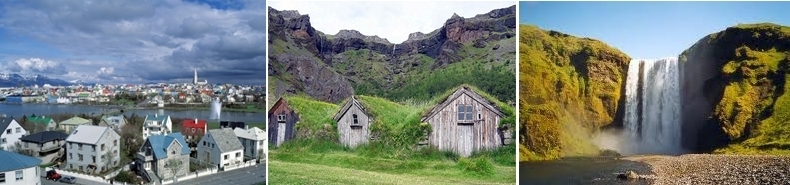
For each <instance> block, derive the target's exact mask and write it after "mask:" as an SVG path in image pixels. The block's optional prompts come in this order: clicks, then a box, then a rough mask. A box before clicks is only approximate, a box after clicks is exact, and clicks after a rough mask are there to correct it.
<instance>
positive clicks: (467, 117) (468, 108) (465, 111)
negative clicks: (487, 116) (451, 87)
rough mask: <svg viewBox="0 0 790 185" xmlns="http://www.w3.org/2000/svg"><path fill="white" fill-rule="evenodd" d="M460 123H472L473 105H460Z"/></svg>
mask: <svg viewBox="0 0 790 185" xmlns="http://www.w3.org/2000/svg"><path fill="white" fill-rule="evenodd" d="M458 121H466V122H469V121H472V105H464V104H458Z"/></svg>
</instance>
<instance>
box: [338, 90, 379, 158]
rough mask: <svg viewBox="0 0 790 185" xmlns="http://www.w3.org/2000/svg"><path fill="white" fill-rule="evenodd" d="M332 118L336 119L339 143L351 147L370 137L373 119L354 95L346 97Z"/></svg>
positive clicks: (364, 141)
mask: <svg viewBox="0 0 790 185" xmlns="http://www.w3.org/2000/svg"><path fill="white" fill-rule="evenodd" d="M332 119H334V120H335V121H337V132H338V134H340V143H341V144H343V145H345V146H349V147H352V148H353V147H356V146H357V145H359V144H364V143H367V142H368V140H369V139H370V123H372V122H373V119H371V117H370V114H368V112H366V111H365V107H364V106H362V104H361V103H359V101H357V99H356V97H354V96H351V98H348V100H347V101H346V103H345V104H343V107H341V108H340V111H338V112H337V113H336V114H335V116H333V117H332Z"/></svg>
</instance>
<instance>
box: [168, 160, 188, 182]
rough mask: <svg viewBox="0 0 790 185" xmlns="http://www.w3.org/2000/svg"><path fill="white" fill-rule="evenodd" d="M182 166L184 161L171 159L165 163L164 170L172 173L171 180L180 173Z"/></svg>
mask: <svg viewBox="0 0 790 185" xmlns="http://www.w3.org/2000/svg"><path fill="white" fill-rule="evenodd" d="M183 166H184V161H182V160H179V158H171V159H169V160H167V162H165V168H166V169H168V170H170V171H171V172H173V180H175V179H176V174H178V172H180V171H181V167H183Z"/></svg>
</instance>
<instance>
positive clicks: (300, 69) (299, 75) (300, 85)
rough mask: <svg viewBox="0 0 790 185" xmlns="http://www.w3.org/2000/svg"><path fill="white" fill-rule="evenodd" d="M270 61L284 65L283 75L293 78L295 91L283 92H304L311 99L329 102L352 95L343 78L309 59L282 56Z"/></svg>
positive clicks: (352, 92) (352, 90)
mask: <svg viewBox="0 0 790 185" xmlns="http://www.w3.org/2000/svg"><path fill="white" fill-rule="evenodd" d="M270 61H272V62H280V63H282V64H284V68H285V71H284V73H287V74H288V75H290V76H293V77H295V79H294V80H296V81H297V82H296V83H293V84H297V85H295V86H294V88H295V89H294V90H285V91H287V92H305V93H306V94H307V95H310V96H311V97H314V98H316V99H320V100H325V101H330V102H339V101H341V100H343V98H346V97H349V96H351V95H353V94H354V89H352V88H351V84H350V83H349V82H348V81H347V80H346V79H345V78H344V77H343V76H341V75H339V74H337V73H335V72H334V71H332V70H331V69H329V68H328V67H326V66H323V65H319V63H318V62H316V61H313V60H312V59H311V58H308V57H299V56H292V55H288V54H284V55H279V56H277V58H275V59H273V60H272V59H270ZM285 91H284V92H285Z"/></svg>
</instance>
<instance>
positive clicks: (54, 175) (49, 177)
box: [46, 170, 60, 181]
mask: <svg viewBox="0 0 790 185" xmlns="http://www.w3.org/2000/svg"><path fill="white" fill-rule="evenodd" d="M46 179H47V180H51V181H57V180H60V174H58V172H56V171H55V170H49V171H47V176H46Z"/></svg>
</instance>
